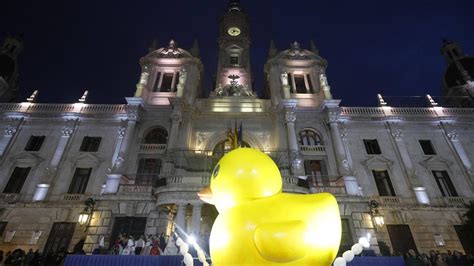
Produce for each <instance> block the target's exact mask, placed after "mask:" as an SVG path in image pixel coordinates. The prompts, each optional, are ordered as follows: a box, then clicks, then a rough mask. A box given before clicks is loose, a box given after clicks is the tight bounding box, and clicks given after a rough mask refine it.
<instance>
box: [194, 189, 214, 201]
mask: <svg viewBox="0 0 474 266" xmlns="http://www.w3.org/2000/svg"><path fill="white" fill-rule="evenodd" d="M197 195H198V197H199V198H200V199H201V200H202V201H204V202H206V203H209V204H212V205H214V198H213V197H212V190H211V187H205V188H203V189H201V191H199V192H198V193H197Z"/></svg>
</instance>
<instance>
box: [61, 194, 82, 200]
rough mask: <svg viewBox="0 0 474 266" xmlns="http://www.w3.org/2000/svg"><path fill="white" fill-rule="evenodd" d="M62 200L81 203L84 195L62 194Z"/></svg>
mask: <svg viewBox="0 0 474 266" xmlns="http://www.w3.org/2000/svg"><path fill="white" fill-rule="evenodd" d="M62 200H64V201H83V200H84V194H64V196H63V198H62Z"/></svg>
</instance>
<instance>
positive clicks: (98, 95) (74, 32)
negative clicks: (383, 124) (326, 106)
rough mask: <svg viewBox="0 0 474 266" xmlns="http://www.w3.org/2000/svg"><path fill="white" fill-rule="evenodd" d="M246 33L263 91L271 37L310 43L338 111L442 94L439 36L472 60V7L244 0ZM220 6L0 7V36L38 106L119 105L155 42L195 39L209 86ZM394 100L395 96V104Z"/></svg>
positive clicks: (156, 2) (27, 0)
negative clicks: (19, 48)
mask: <svg viewBox="0 0 474 266" xmlns="http://www.w3.org/2000/svg"><path fill="white" fill-rule="evenodd" d="M241 3H242V6H243V8H244V9H245V10H246V11H247V12H248V13H249V15H250V19H251V29H252V48H251V49H252V50H251V54H252V73H253V76H254V78H255V79H256V88H257V90H260V89H261V88H262V87H263V84H262V80H263V64H264V62H265V60H266V57H267V54H268V47H269V42H270V40H272V39H273V40H274V41H275V43H276V45H277V48H278V49H279V50H283V49H287V48H288V47H289V44H290V42H292V41H295V40H296V41H298V42H300V43H301V45H302V47H303V48H308V49H309V41H310V40H311V39H313V40H314V41H315V43H316V45H317V47H318V48H319V50H320V55H321V56H323V57H324V58H326V59H327V60H328V69H327V74H328V80H329V84H330V85H331V87H332V93H333V95H334V97H335V98H338V99H342V100H343V101H342V104H341V105H344V106H374V105H376V103H377V102H376V94H377V93H382V94H383V95H385V96H387V98H386V101H388V102H389V104H390V99H391V98H390V97H388V96H415V95H418V96H423V95H425V94H431V95H433V96H436V95H440V94H441V92H440V88H441V78H442V75H443V72H444V70H445V69H446V65H445V61H444V58H443V57H442V55H441V54H440V52H439V49H440V48H441V45H442V39H443V38H446V39H449V40H455V41H457V42H459V43H460V44H461V46H462V48H463V49H464V51H465V52H466V53H467V54H471V55H473V54H474V34H473V25H474V16H473V12H474V1H472V0H465V1H438V0H431V1H428V0H411V1H407V0H401V1H375V0H374V1H315V0H293V1H281V0H271V1H270V0H254V1H251V0H241ZM226 5H227V0H219V1H217V0H206V1H195V0H181V1H180V0H175V1H169V0H168V1H163V0H153V1H152V0H144V1H123V0H119V1H89V0H84V1H79V0H76V1H73V0H71V1H59V0H48V1H38V0H24V1H22V0H15V1H3V2H2V6H1V9H0V40H2V41H3V38H4V37H5V36H6V34H7V33H20V34H23V35H24V42H25V50H24V52H23V54H22V55H21V57H20V64H21V65H20V72H21V76H22V82H21V85H22V96H21V100H22V101H24V100H25V99H26V97H27V96H28V95H29V94H31V92H32V91H33V90H35V89H38V90H40V95H39V102H57V103H69V102H76V101H77V99H78V98H79V97H80V96H81V95H82V93H83V91H84V90H85V89H87V90H89V100H88V102H89V103H124V102H125V100H124V97H130V96H133V93H134V91H135V84H136V83H137V82H138V79H139V75H140V67H139V64H138V60H139V59H140V57H142V56H144V55H145V54H146V53H147V51H148V46H149V45H150V43H151V42H152V40H153V39H155V38H156V39H157V40H158V41H159V44H160V47H161V46H164V45H166V44H167V43H168V42H169V40H170V39H171V38H173V39H174V40H175V41H176V42H177V43H178V45H179V46H180V47H182V48H185V49H189V48H190V46H191V44H192V41H193V39H194V38H197V39H198V40H199V44H200V48H201V60H202V61H203V63H204V71H205V72H204V79H205V83H204V84H205V87H206V90H208V91H209V90H210V89H211V81H212V76H213V75H214V73H215V71H216V64H217V42H216V39H217V32H218V18H219V16H220V15H221V14H222V12H223V11H224V10H225V7H226ZM393 99H396V98H393Z"/></svg>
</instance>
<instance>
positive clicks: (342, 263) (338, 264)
mask: <svg viewBox="0 0 474 266" xmlns="http://www.w3.org/2000/svg"><path fill="white" fill-rule="evenodd" d="M333 265H334V266H346V260H345V259H344V258H341V257H339V258H336V260H335V261H334V263H333Z"/></svg>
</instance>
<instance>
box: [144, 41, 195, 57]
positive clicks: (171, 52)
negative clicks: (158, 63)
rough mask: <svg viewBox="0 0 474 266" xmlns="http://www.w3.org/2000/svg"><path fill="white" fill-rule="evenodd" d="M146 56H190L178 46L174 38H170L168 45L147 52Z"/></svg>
mask: <svg viewBox="0 0 474 266" xmlns="http://www.w3.org/2000/svg"><path fill="white" fill-rule="evenodd" d="M146 57H153V58H192V57H193V56H192V55H191V53H189V52H188V51H186V50H184V49H181V48H179V47H178V46H177V45H176V42H175V41H174V40H171V41H170V42H169V44H168V47H162V48H159V49H157V50H155V51H152V52H151V53H149V54H148V55H147V56H146Z"/></svg>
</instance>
